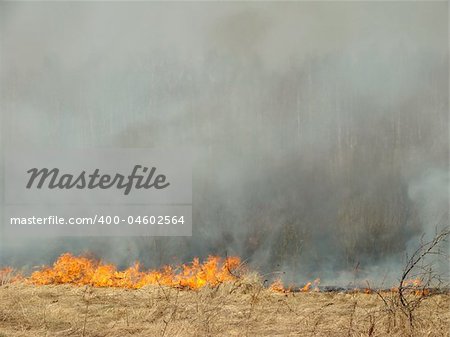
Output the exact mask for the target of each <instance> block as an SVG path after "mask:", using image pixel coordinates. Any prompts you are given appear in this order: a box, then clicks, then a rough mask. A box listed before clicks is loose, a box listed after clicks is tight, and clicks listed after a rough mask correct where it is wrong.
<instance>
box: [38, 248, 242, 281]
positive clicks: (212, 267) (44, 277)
mask: <svg viewBox="0 0 450 337" xmlns="http://www.w3.org/2000/svg"><path fill="white" fill-rule="evenodd" d="M240 266H241V260H240V258H239V257H227V258H225V259H222V258H220V257H217V256H209V257H208V258H207V259H206V260H205V261H204V262H203V263H200V261H199V259H198V258H194V260H193V261H192V262H191V263H189V264H183V265H181V266H179V267H172V266H164V267H163V268H161V269H159V270H149V271H141V270H140V266H139V263H135V264H134V265H133V266H131V267H129V268H127V269H125V270H118V269H117V267H116V266H115V265H113V264H104V263H102V262H101V261H96V260H94V259H90V258H87V257H83V256H73V255H72V254H70V253H65V254H63V255H61V256H60V257H59V258H58V259H57V261H56V262H55V263H54V264H53V266H52V267H46V268H44V269H42V270H39V271H36V272H34V273H33V274H32V275H31V277H30V278H29V281H30V282H31V283H33V284H35V285H48V284H74V285H92V286H94V287H119V288H130V289H138V288H142V287H144V286H146V285H163V286H172V287H181V288H188V289H199V288H202V287H204V286H217V285H219V284H220V283H223V282H228V281H233V280H236V278H237V277H236V275H235V274H234V272H236V271H237V269H238V268H239V267H240Z"/></svg>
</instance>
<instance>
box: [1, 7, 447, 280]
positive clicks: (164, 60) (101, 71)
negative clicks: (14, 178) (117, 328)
mask: <svg viewBox="0 0 450 337" xmlns="http://www.w3.org/2000/svg"><path fill="white" fill-rule="evenodd" d="M0 6H1V11H0V12H1V14H0V15H1V20H0V22H1V23H0V25H1V26H0V34H1V35H0V36H1V41H2V42H1V84H2V109H1V110H2V144H3V148H4V149H11V148H15V147H28V148H29V147H37V148H40V147H55V146H56V147H61V148H73V147H78V148H89V147H158V148H166V147H173V146H186V145H188V146H190V147H191V148H192V150H193V152H194V153H195V154H196V155H195V158H197V159H196V161H195V163H194V170H193V172H194V176H193V220H194V224H193V226H194V232H193V236H192V238H126V239H124V238H120V239H119V238H105V239H98V238H97V239H95V238H85V239H83V240H80V239H68V238H65V239H63V238H61V239H58V240H52V241H51V242H49V240H37V239H36V240H33V242H32V243H30V242H26V243H24V242H22V241H17V242H3V241H2V240H0V244H1V246H2V247H1V248H2V249H1V255H0V257H1V261H0V262H1V263H2V264H11V263H12V264H16V265H20V266H23V265H27V266H32V265H33V264H41V263H48V262H50V261H51V260H52V259H54V258H55V257H56V256H58V255H59V254H60V253H62V252H64V251H73V252H82V251H85V250H89V251H92V252H94V253H95V254H96V255H98V256H101V257H103V258H105V259H108V260H112V261H115V262H117V263H120V264H128V263H130V262H132V261H133V260H135V259H140V260H141V261H143V262H144V264H145V265H147V266H157V265H160V264H162V263H170V262H174V257H176V260H177V261H186V260H187V259H190V258H192V257H193V256H201V257H202V256H203V257H204V256H206V255H208V254H219V255H225V254H229V255H231V254H238V255H240V256H242V257H243V258H244V259H245V260H247V261H248V262H249V263H250V264H251V265H252V266H253V267H254V268H257V269H258V270H260V271H261V272H262V273H273V272H282V273H284V274H283V275H284V277H285V279H286V280H287V281H291V282H297V283H298V282H301V281H303V280H306V279H311V278H315V277H321V278H322V279H323V280H324V282H329V283H347V282H351V281H353V280H355V279H364V278H372V279H374V280H376V281H381V278H384V277H386V278H387V279H389V278H391V279H392V278H395V277H397V274H398V272H399V271H400V269H399V268H400V266H401V265H402V263H403V259H404V256H405V253H406V252H407V251H408V250H410V249H413V248H414V247H415V246H416V245H417V244H418V243H419V238H420V236H421V235H422V234H423V233H426V234H427V235H432V233H433V231H434V229H435V226H436V225H442V224H445V223H448V214H447V212H448V205H449V203H448V201H449V200H448V183H449V181H448V172H449V170H448V140H449V137H448V92H449V90H448V49H447V48H448V47H447V46H448V26H447V4H446V3H444V2H432V3H425V2H414V3H410V2H408V3H406V2H405V3H402V2H392V3H389V2H388V3H386V2H383V3H370V2H361V3H355V2H346V3H328V2H327V3H309V2H299V3H292V2H286V3H204V2H199V3H191V2H189V3H175V2H174V3H142V2H138V3H121V2H117V3H116V2H107V3H20V2H19V3H12V2H7V3H2V4H1V5H0Z"/></svg>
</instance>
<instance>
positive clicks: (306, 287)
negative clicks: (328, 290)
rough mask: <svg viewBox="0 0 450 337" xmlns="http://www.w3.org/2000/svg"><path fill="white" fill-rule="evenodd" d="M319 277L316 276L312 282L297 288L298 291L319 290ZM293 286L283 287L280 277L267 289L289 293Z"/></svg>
mask: <svg viewBox="0 0 450 337" xmlns="http://www.w3.org/2000/svg"><path fill="white" fill-rule="evenodd" d="M319 284H320V279H319V278H317V279H315V280H314V281H312V282H308V283H306V284H305V285H304V286H303V287H301V288H299V289H298V291H300V292H309V291H320V290H319ZM293 288H294V286H289V287H285V286H284V284H283V282H282V281H281V279H276V280H275V281H274V282H273V283H272V284H271V285H270V286H269V289H270V290H272V291H275V292H279V293H290V292H292V291H293Z"/></svg>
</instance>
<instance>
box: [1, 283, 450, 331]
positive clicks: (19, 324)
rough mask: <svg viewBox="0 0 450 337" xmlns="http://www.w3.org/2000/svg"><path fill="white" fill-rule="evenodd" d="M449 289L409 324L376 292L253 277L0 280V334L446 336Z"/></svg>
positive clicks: (449, 318)
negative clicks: (273, 283) (310, 288)
mask: <svg viewBox="0 0 450 337" xmlns="http://www.w3.org/2000/svg"><path fill="white" fill-rule="evenodd" d="M449 304H450V296H449V295H448V294H438V295H433V296H430V297H427V298H426V299H425V300H424V301H423V302H422V305H421V306H420V307H419V308H418V309H417V312H416V315H415V322H414V328H413V330H411V327H410V326H409V322H408V320H407V319H406V317H405V316H404V315H403V314H402V313H401V312H400V311H399V312H396V311H389V310H387V309H386V306H385V304H384V303H383V301H382V300H381V298H380V297H379V296H377V295H376V294H364V293H354V294H344V293H337V292H334V293H320V292H309V293H303V292H302V293H288V294H282V293H277V292H273V291H272V290H270V289H267V288H265V287H263V285H262V284H261V282H259V281H258V279H257V277H256V276H255V277H250V276H247V277H245V278H243V279H239V280H235V281H233V282H226V283H222V284H219V285H218V286H216V287H211V286H206V287H202V288H201V289H198V290H186V289H180V288H174V287H167V286H163V285H148V286H145V287H142V288H140V289H134V290H131V289H121V288H93V287H91V286H73V285H46V286H36V285H30V284H27V283H24V282H15V283H11V284H6V285H3V286H1V287H0V336H2V337H4V336H6V337H19V336H85V337H87V336H91V337H94V336H96V337H100V336H111V337H115V336H117V337H119V336H145V337H148V336H346V337H349V336H449V322H450V313H449Z"/></svg>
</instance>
